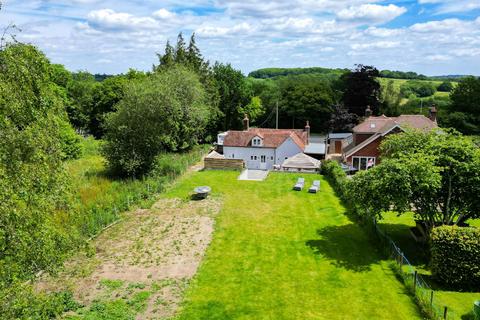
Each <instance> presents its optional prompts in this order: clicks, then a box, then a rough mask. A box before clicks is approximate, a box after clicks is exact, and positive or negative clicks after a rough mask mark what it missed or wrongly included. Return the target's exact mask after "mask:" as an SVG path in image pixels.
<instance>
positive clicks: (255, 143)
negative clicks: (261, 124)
mask: <svg viewBox="0 0 480 320" xmlns="http://www.w3.org/2000/svg"><path fill="white" fill-rule="evenodd" d="M252 146H254V147H261V146H262V139H260V138H259V137H255V138H253V139H252Z"/></svg>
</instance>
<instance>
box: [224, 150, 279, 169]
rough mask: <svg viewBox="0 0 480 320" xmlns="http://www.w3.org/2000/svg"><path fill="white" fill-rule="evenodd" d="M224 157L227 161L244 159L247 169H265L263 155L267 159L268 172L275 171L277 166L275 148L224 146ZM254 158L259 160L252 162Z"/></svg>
mask: <svg viewBox="0 0 480 320" xmlns="http://www.w3.org/2000/svg"><path fill="white" fill-rule="evenodd" d="M223 155H224V156H225V158H227V159H242V160H243V161H244V162H245V167H246V168H247V169H263V168H261V162H260V158H261V156H262V155H264V156H265V157H266V169H267V170H271V169H273V165H274V164H275V163H274V161H275V149H273V148H262V147H227V146H223ZM252 156H257V160H252V159H251V157H252ZM272 158H273V159H272Z"/></svg>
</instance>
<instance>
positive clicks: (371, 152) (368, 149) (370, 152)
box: [346, 137, 382, 165]
mask: <svg viewBox="0 0 480 320" xmlns="http://www.w3.org/2000/svg"><path fill="white" fill-rule="evenodd" d="M381 142H382V138H381V137H380V138H378V139H376V140H375V141H372V142H371V143H369V144H368V145H366V146H365V147H364V148H362V149H360V150H358V151H357V152H355V153H354V154H352V155H351V156H350V157H348V158H347V159H346V162H347V164H349V165H351V164H352V157H375V158H376V161H375V164H379V163H380V158H379V156H380V151H379V149H378V148H379V146H380V143H381Z"/></svg>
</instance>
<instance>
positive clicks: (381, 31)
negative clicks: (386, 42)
mask: <svg viewBox="0 0 480 320" xmlns="http://www.w3.org/2000/svg"><path fill="white" fill-rule="evenodd" d="M365 33H366V34H368V35H371V36H374V37H379V38H390V37H396V36H399V35H401V34H403V33H404V30H403V29H385V28H377V27H370V28H368V29H367V30H365Z"/></svg>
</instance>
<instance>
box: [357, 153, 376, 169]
mask: <svg viewBox="0 0 480 320" xmlns="http://www.w3.org/2000/svg"><path fill="white" fill-rule="evenodd" d="M356 159H358V166H357V167H356V166H355V160H356ZM362 159H365V169H361V166H362V165H361V164H362ZM370 159H373V166H372V167H374V166H375V164H376V163H377V157H367V156H353V157H352V167H354V168H355V169H357V170H367V169H368V168H367V165H368V161H369V160H370Z"/></svg>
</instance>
